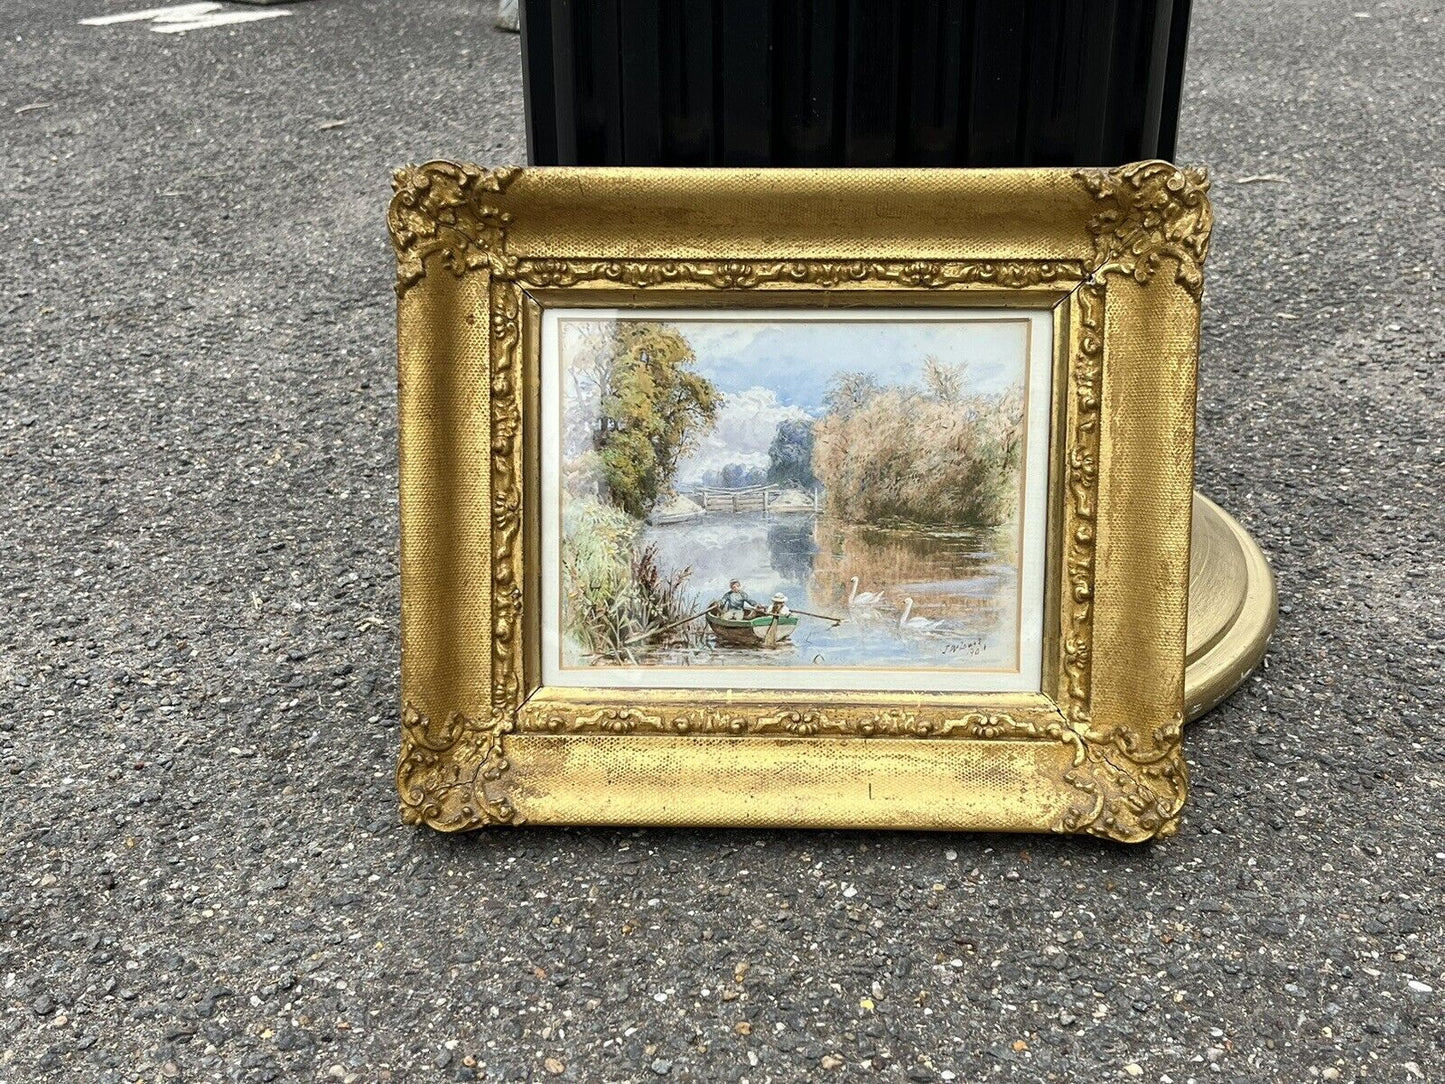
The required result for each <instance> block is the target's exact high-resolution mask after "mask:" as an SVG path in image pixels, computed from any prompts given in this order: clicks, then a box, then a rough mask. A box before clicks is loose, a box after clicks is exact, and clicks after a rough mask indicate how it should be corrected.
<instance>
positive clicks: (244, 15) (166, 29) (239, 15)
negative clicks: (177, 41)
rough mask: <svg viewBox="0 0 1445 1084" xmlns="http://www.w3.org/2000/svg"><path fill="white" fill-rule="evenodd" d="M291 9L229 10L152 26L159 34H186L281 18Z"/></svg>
mask: <svg viewBox="0 0 1445 1084" xmlns="http://www.w3.org/2000/svg"><path fill="white" fill-rule="evenodd" d="M290 14H291V13H290V12H289V11H285V10H283V9H281V8H272V9H269V10H267V11H228V12H222V13H221V14H219V15H202V16H201V17H200V18H199V19H194V20H192V21H191V22H184V23H182V22H176V23H172V22H164V23H159V24H157V25H156V26H153V27H151V29H152V30H154V31H155V32H156V33H157V34H184V33H185V32H186V31H187V30H206V29H208V28H210V27H213V26H229V25H230V24H231V23H254V22H257V21H258V20H261V19H279V18H280V17H281V16H282V15H290Z"/></svg>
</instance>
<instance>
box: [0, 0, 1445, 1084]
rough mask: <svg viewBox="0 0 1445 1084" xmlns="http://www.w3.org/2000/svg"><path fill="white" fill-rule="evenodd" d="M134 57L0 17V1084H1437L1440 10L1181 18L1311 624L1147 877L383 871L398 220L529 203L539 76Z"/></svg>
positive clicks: (316, 41)
mask: <svg viewBox="0 0 1445 1084" xmlns="http://www.w3.org/2000/svg"><path fill="white" fill-rule="evenodd" d="M126 6H132V7H139V6H141V4H140V3H136V4H133V5H122V4H111V3H104V2H102V0H73V2H57V0H8V2H7V3H6V4H4V6H3V7H0V36H3V43H0V133H3V148H4V153H3V155H0V185H3V192H4V198H3V201H0V269H3V274H0V282H3V290H0V404H3V409H0V470H3V474H0V482H3V484H0V494H3V496H0V501H3V511H4V514H3V515H0V765H3V771H0V780H3V782H0V875H3V876H0V1005H3V1007H4V1012H3V1013H0V1081H5V1082H10V1081H32V1080H50V1079H57V1080H67V1081H68V1080H76V1081H91V1080H99V1081H122V1080H126V1081H129V1080H135V1079H143V1080H146V1081H151V1080H183V1081H184V1080H226V1081H232V1080H234V1081H261V1080H311V1079H320V1080H331V1079H339V1080H356V1081H384V1080H394V1081H401V1080H406V1081H412V1080H416V1081H431V1080H440V1081H446V1080H467V1079H487V1080H543V1079H559V1080H576V1081H593V1080H597V1081H623V1080H650V1079H654V1078H655V1079H659V1080H676V1081H728V1080H743V1079H746V1080H749V1081H753V1082H760V1081H795V1080H803V1079H822V1080H828V1079H837V1080H851V1079H879V1080H885V1081H902V1080H909V1081H930V1080H955V1079H956V1080H960V1081H970V1080H979V1079H990V1080H991V1079H1017V1080H1045V1081H1097V1080H1111V1079H1134V1078H1139V1079H1143V1080H1146V1081H1160V1082H1175V1084H1184V1082H1186V1081H1213V1080H1228V1081H1263V1080H1282V1081H1309V1080H1314V1079H1316V1078H1319V1079H1326V1080H1334V1079H1340V1080H1399V1081H1415V1080H1421V1079H1424V1080H1441V1079H1445V1023H1442V999H1445V974H1442V970H1445V951H1442V946H1441V934H1442V932H1445V919H1442V913H1445V912H1442V901H1441V897H1440V892H1441V887H1442V883H1445V831H1442V828H1441V823H1440V821H1441V813H1442V804H1445V803H1442V797H1445V790H1442V787H1445V767H1442V765H1445V757H1442V751H1445V750H1442V744H1441V725H1440V722H1439V718H1440V709H1441V701H1442V696H1445V688H1442V684H1441V677H1440V672H1441V664H1442V662H1445V658H1442V653H1445V614H1442V610H1441V596H1442V586H1445V584H1442V568H1445V516H1442V514H1441V499H1440V488H1441V481H1442V459H1445V452H1442V436H1441V433H1442V428H1445V405H1442V400H1445V381H1442V378H1441V371H1442V370H1441V345H1440V344H1441V342H1442V338H1445V307H1442V296H1441V276H1442V266H1445V261H1442V256H1445V229H1442V226H1445V222H1442V202H1445V201H1442V193H1445V155H1442V140H1441V132H1442V123H1445V122H1442V109H1441V105H1442V98H1445V96H1442V92H1441V74H1440V73H1441V68H1440V57H1441V56H1442V55H1445V40H1442V38H1445V35H1442V33H1441V30H1442V23H1445V10H1442V8H1441V6H1440V4H1439V3H1438V2H1425V0H1418V2H1401V0H1391V2H1385V3H1379V4H1366V3H1365V0H1352V2H1351V3H1339V2H1335V0H1290V2H1283V0H1216V2H1201V3H1200V4H1198V5H1197V11H1196V14H1195V20H1194V31H1193V41H1192V57H1191V61H1190V66H1189V75H1188V85H1187V88H1186V98H1185V101H1186V106H1185V113H1184V117H1183V123H1182V145H1181V148H1180V155H1179V157H1180V159H1181V160H1183V161H1190V162H1201V163H1206V164H1208V165H1210V166H1211V167H1212V168H1213V170H1214V173H1215V177H1216V187H1215V191H1214V195H1215V206H1216V211H1217V215H1218V222H1219V224H1218V229H1217V232H1216V234H1215V243H1214V249H1213V253H1212V256H1211V275H1210V282H1209V286H1208V290H1207V295H1206V299H1205V326H1204V342H1203V361H1202V395H1201V406H1200V411H1199V459H1198V478H1199V484H1200V487H1201V488H1202V489H1203V490H1204V491H1205V492H1207V493H1209V494H1211V495H1212V496H1214V497H1215V498H1216V499H1218V500H1219V501H1220V502H1221V503H1222V504H1223V505H1224V506H1225V507H1226V508H1228V509H1229V510H1231V511H1232V512H1234V513H1235V514H1236V515H1238V516H1239V518H1240V519H1241V520H1242V521H1243V522H1244V523H1245V524H1246V525H1247V526H1248V527H1249V528H1250V530H1251V531H1253V533H1254V534H1255V537H1257V538H1258V539H1259V541H1260V542H1261V543H1262V545H1263V546H1264V548H1265V550H1266V551H1267V552H1268V554H1269V555H1270V557H1271V559H1272V560H1273V562H1274V564H1275V566H1276V568H1277V569H1278V572H1279V577H1280V590H1281V597H1282V602H1283V605H1282V622H1281V626H1280V630H1279V634H1278V636H1277V638H1276V640H1275V642H1274V645H1273V647H1272V648H1271V650H1270V654H1269V657H1268V666H1267V669H1266V670H1265V671H1263V672H1261V673H1260V674H1259V675H1257V676H1256V677H1254V678H1253V679H1251V680H1250V681H1249V682H1248V684H1247V685H1246V686H1245V687H1244V688H1243V689H1242V690H1241V691H1240V692H1239V693H1238V694H1237V695H1236V696H1235V697H1234V698H1233V699H1232V700H1231V701H1229V702H1228V703H1227V704H1226V705H1225V706H1224V707H1222V708H1220V709H1219V710H1218V711H1216V712H1215V713H1214V714H1212V715H1211V716H1209V717H1208V718H1207V719H1205V720H1204V721H1201V722H1199V723H1197V724H1194V725H1193V726H1192V727H1191V728H1190V730H1189V733H1188V736H1187V751H1188V756H1189V761H1190V767H1191V771H1192V774H1193V783H1194V790H1193V796H1192V798H1191V803H1190V805H1189V807H1188V809H1187V815H1186V818H1185V821H1184V826H1183V831H1182V832H1181V834H1180V835H1179V836H1178V837H1177V838H1175V839H1173V840H1170V841H1167V842H1165V843H1162V844H1159V845H1156V846H1149V847H1142V848H1125V847H1118V846H1110V845H1106V844H1101V843H1098V842H1094V841H1090V840H1079V839H1061V838H1050V837H1038V838H1031V837H1004V836H987V835H911V834H901V833H899V834H889V833H881V834H864V833H849V832H754V831H658V830H648V831H626V830H619V831H595V830H585V831H584V830H547V829H528V830H520V831H496V832H489V833H483V834H479V835H471V836H467V837H464V838H446V837H442V836H439V835H436V834H433V833H431V832H428V831H418V830H414V829H408V828H403V827H401V826H400V825H399V823H398V819H397V813H396V801H395V796H394V793H393V784H392V765H393V758H394V755H395V751H396V747H397V740H398V728H397V703H398V695H397V621H398V617H397V614H398V611H397V563H396V521H397V509H396V493H395V489H396V468H395V460H396V454H395V452H396V449H395V440H396V427H395V408H396V400H395V391H394V380H395V377H394V347H395V338H394V330H393V304H394V299H393V296H392V292H391V285H392V276H393V270H392V260H391V254H390V251H389V247H388V244H387V240H386V236H385V230H384V209H385V204H386V200H387V198H388V194H389V188H388V180H389V176H390V172H391V169H392V168H393V167H395V166H397V165H399V164H401V163H404V162H408V161H416V160H424V159H428V158H432V157H436V156H449V157H461V158H468V159H474V160H479V161H484V162H506V161H518V160H521V159H522V157H523V154H524V146H523V135H522V121H521V116H522V106H521V91H520V73H519V63H518V42H517V39H516V37H514V36H509V35H503V34H500V33H498V32H496V31H494V30H493V29H492V28H491V21H490V7H491V5H490V4H483V3H480V2H478V3H473V2H471V0H408V2H407V3H405V4H399V3H397V4H393V3H386V2H383V0H317V2H313V3H305V4H297V5H296V6H295V8H294V12H295V13H294V14H293V15H292V16H290V17H286V18H277V19H272V20H269V21H267V22H261V23H254V24H249V25H240V26H234V27H228V28H224V29H211V30H205V31H197V32H195V33H191V34H186V35H180V36H169V35H161V34H156V33H152V32H150V31H149V30H148V29H147V28H146V27H145V26H144V25H140V24H131V25H124V26H115V27H109V28H103V29H102V28H89V27H82V26H79V25H77V20H78V19H79V18H81V17H85V16H91V15H96V14H102V13H106V12H109V11H115V10H124V8H125V7H126ZM31 107H35V108H31ZM337 121H344V122H345V123H343V124H335V123H333V122H337Z"/></svg>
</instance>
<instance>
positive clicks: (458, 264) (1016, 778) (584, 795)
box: [388, 162, 1212, 842]
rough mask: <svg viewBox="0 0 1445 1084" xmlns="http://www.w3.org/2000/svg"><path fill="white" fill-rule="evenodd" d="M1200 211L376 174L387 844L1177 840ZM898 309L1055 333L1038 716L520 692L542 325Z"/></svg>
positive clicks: (1034, 190) (1203, 236)
mask: <svg viewBox="0 0 1445 1084" xmlns="http://www.w3.org/2000/svg"><path fill="white" fill-rule="evenodd" d="M1208 188H1209V182H1208V179H1207V177H1206V176H1205V174H1204V173H1203V171H1201V170H1194V169H1179V168H1177V167H1175V166H1172V165H1170V164H1168V163H1164V162H1142V163H1135V164H1132V165H1128V166H1124V167H1121V168H1118V169H1113V170H1088V171H1064V170H1018V171H1013V170H987V171H932V170H909V171H891V172H884V171H855V170H839V171H768V170H698V171H646V170H629V169H614V170H606V169H537V170H522V169H516V168H504V169H483V168H480V167H476V166H471V165H462V164H457V163H451V162H433V163H429V164H427V165H423V166H419V167H408V168H406V169H403V170H401V171H399V172H398V173H397V175H396V178H395V182H394V189H395V194H394V197H393V199H392V204H391V209H390V213H389V216H388V221H389V225H390V230H391V236H392V240H393V244H394V246H395V249H396V255H397V264H398V278H397V293H398V296H399V310H400V334H399V340H400V354H401V358H400V403H401V498H402V499H401V504H402V598H403V604H402V611H403V612H402V645H403V654H402V696H403V711H402V749H401V756H400V760H399V762H398V767H397V776H396V779H397V787H398V791H399V793H400V796H401V809H402V816H403V818H404V819H405V820H406V821H407V822H408V823H418V824H421V823H424V824H427V825H430V826H432V827H434V828H438V829H441V830H446V831H453V830H461V829H470V828H477V827H482V826H485V825H489V824H518V823H522V822H523V821H525V820H531V821H536V822H566V823H628V822H645V823H678V824H776V825H789V824H797V825H809V826H848V825H862V826H880V827H881V826H890V827H918V828H971V827H977V828H1004V829H1018V830H1051V831H1059V832H1072V833H1089V834H1093V835H1098V836H1102V837H1107V838H1110V839H1116V840H1121V841H1129V842H1135V841H1141V840H1145V839H1150V838H1154V837H1157V836H1165V835H1169V834H1172V833H1173V832H1175V831H1176V830H1177V826H1178V819H1179V814H1180V810H1181V808H1182V806H1183V803H1184V800H1185V797H1186V794H1187V790H1188V782H1187V773H1186V769H1185V764H1184V759H1183V754H1182V751H1181V738H1182V724H1183V660H1184V615H1185V612H1186V602H1187V570H1188V542H1189V508H1190V497H1191V492H1192V488H1191V472H1192V454H1193V405H1194V388H1195V383H1194V369H1195V361H1196V355H1197V342H1198V319H1199V302H1200V296H1201V291H1202V283H1203V276H1202V266H1203V262H1204V259H1205V256H1206V254H1207V250H1208V243H1209V233H1210V228H1211V225H1212V217H1211V211H1210V206H1209V201H1208V195H1207V193H1208ZM880 206H882V207H884V208H885V209H886V212H887V213H886V214H883V213H880V212H879V208H880ZM679 209H681V217H682V218H685V219H686V222H687V225H686V227H685V228H683V227H681V226H679V225H678V222H679ZM860 252H866V253H867V255H866V257H862V258H860V257H859V256H858V253H860ZM840 253H842V254H846V255H845V256H844V257H841V258H840V256H839V254H840ZM925 297H926V298H928V303H929V304H938V303H942V304H988V305H1005V306H1007V305H1020V306H1025V307H1030V308H1034V309H1040V308H1048V309H1050V310H1052V312H1053V313H1054V319H1055V328H1056V334H1055V349H1056V354H1057V358H1056V364H1055V377H1054V396H1055V403H1054V425H1053V430H1052V433H1051V437H1052V439H1051V448H1052V455H1051V461H1052V471H1051V479H1050V493H1051V497H1050V504H1051V510H1050V548H1049V576H1050V583H1051V589H1050V598H1051V599H1053V601H1052V602H1051V603H1050V606H1049V608H1048V609H1049V617H1048V628H1047V629H1046V636H1045V644H1046V647H1045V677H1044V683H1043V688H1042V689H1041V691H1040V692H1039V693H1038V694H1026V695H1025V694H978V695H964V694H946V695H944V694H894V693H866V694H864V693H848V694H819V693H816V692H807V693H779V692H769V693H748V694H742V693H725V692H724V691H719V693H718V695H716V696H708V695H703V694H699V693H697V692H694V693H689V694H681V693H679V692H677V691H672V690H655V691H652V690H637V691H634V692H632V693H629V694H623V693H621V692H620V691H618V690H601V689H599V690H577V689H569V690H559V689H548V688H541V687H539V683H538V681H537V679H536V676H535V675H536V672H537V668H536V665H535V662H534V657H535V655H536V644H535V643H531V640H532V638H533V637H535V636H536V635H537V634H538V633H537V629H536V626H535V625H534V624H533V623H532V617H533V612H534V611H535V591H536V576H537V560H538V558H537V552H536V528H535V525H534V524H533V522H532V516H533V507H534V505H535V497H534V496H533V495H532V493H531V491H530V488H529V486H530V483H529V482H528V481H527V478H528V476H529V471H528V464H529V463H533V462H535V461H536V460H535V456H536V437H537V434H536V432H535V430H536V422H535V419H534V418H533V416H532V411H531V409H530V407H529V401H530V396H531V394H532V392H533V390H534V388H533V385H534V384H535V380H536V377H535V371H536V359H537V352H538V349H539V343H538V338H539V326H540V320H539V316H540V313H541V311H542V310H543V309H544V308H545V307H547V306H549V305H554V304H564V303H565V304H567V305H578V304H584V305H585V304H599V305H614V306H618V305H620V306H625V305H626V304H628V303H638V302H639V301H645V303H647V304H650V305H655V304H656V303H657V301H656V299H658V298H662V299H664V303H671V304H687V305H690V306H696V305H699V304H724V305H739V306H748V305H752V306H754V307H757V306H761V305H764V304H777V303H779V302H784V303H786V302H789V301H791V302H792V303H816V302H818V301H819V300H825V301H826V302H827V303H829V304H869V305H892V304H910V303H911V304H916V303H918V301H919V299H920V298H925ZM564 298H565V302H564V301H563V299H564ZM1141 567H1147V568H1150V569H1153V570H1155V571H1154V574H1153V575H1152V576H1150V577H1140V576H1138V575H1136V574H1135V570H1137V569H1139V568H1141ZM720 764H721V765H722V766H723V767H722V768H721V769H720V768H719V765H720ZM880 795H882V796H881V797H880Z"/></svg>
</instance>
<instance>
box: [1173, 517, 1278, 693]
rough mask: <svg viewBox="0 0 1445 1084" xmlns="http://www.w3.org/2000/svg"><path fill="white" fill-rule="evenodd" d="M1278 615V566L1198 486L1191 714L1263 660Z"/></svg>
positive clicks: (1188, 664)
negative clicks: (1274, 565) (1271, 567)
mask: <svg viewBox="0 0 1445 1084" xmlns="http://www.w3.org/2000/svg"><path fill="white" fill-rule="evenodd" d="M1278 616H1279V598H1278V596H1277V595H1276V594H1275V586H1274V572H1273V571H1272V570H1271V569H1270V567H1269V562H1268V561H1267V560H1265V557H1264V553H1263V551H1261V550H1260V548H1259V546H1258V545H1256V544H1255V541H1254V539H1252V538H1250V537H1249V533H1248V532H1247V531H1245V529H1244V528H1243V527H1241V526H1240V525H1239V524H1238V522H1236V521H1235V519H1234V517H1233V516H1231V515H1230V514H1229V513H1228V512H1226V511H1224V509H1222V508H1220V507H1219V505H1217V504H1215V503H1214V502H1213V501H1211V500H1210V499H1209V498H1208V497H1205V496H1204V495H1203V494H1201V493H1199V492H1197V491H1196V492H1195V494H1194V526H1193V535H1192V541H1191V544H1190V559H1189V639H1188V647H1187V649H1186V655H1185V669H1184V706H1185V712H1184V713H1185V716H1186V717H1187V718H1188V719H1190V720H1194V719H1198V718H1199V717H1200V716H1201V715H1203V714H1204V713H1205V712H1207V711H1209V710H1210V709H1211V708H1213V707H1215V706H1216V705H1218V704H1219V703H1220V702H1221V701H1222V700H1224V698H1225V697H1227V696H1228V695H1229V694H1230V693H1232V692H1234V690H1235V689H1237V688H1239V686H1240V685H1241V684H1242V683H1243V682H1244V679H1245V678H1247V677H1248V676H1249V675H1250V672H1251V671H1253V670H1254V668H1255V667H1256V666H1258V665H1259V661H1260V659H1262V658H1264V649H1265V648H1266V647H1267V646H1268V645H1269V638H1270V635H1271V634H1272V633H1273V632H1274V626H1275V621H1276V620H1277V618H1278Z"/></svg>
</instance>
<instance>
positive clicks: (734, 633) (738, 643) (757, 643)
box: [704, 614, 798, 647]
mask: <svg viewBox="0 0 1445 1084" xmlns="http://www.w3.org/2000/svg"><path fill="white" fill-rule="evenodd" d="M704 616H705V617H706V618H707V624H708V627H709V628H710V629H712V634H713V635H714V636H716V637H717V641H718V643H720V644H727V645H728V646H730V647H772V646H774V645H776V644H781V643H783V642H784V641H785V640H787V639H788V637H790V636H792V635H793V630H794V629H795V628H797V627H798V619H797V618H796V617H793V616H791V615H788V616H784V617H779V616H777V615H775V614H759V615H758V616H757V617H744V618H741V619H737V620H735V619H733V618H728V617H719V616H718V615H717V614H705V615H704Z"/></svg>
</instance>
